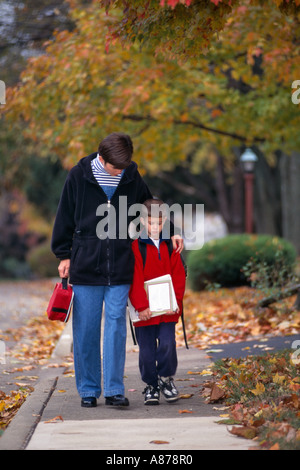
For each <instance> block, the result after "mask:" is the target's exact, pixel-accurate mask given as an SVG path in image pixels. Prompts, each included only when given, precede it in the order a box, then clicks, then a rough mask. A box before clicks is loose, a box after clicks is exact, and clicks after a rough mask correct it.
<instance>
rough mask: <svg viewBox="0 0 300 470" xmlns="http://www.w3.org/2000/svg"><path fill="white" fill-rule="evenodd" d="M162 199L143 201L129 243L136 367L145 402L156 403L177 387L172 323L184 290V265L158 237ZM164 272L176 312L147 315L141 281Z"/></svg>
mask: <svg viewBox="0 0 300 470" xmlns="http://www.w3.org/2000/svg"><path fill="white" fill-rule="evenodd" d="M162 205H163V202H162V201H161V200H158V199H148V200H147V201H145V202H144V208H145V212H144V213H143V214H142V216H141V223H142V225H143V226H144V230H143V231H142V233H141V234H140V238H139V239H137V240H135V241H134V242H133V244H132V249H133V253H134V257H135V267H134V276H133V282H132V285H131V288H130V292H129V298H130V301H131V303H132V305H133V306H134V308H135V309H136V310H137V311H138V312H139V319H140V321H138V322H136V323H135V327H136V328H135V332H136V338H137V342H138V344H139V368H140V373H141V377H142V380H143V382H145V383H146V385H147V386H146V388H145V390H144V392H143V393H144V394H145V401H144V402H145V405H158V404H159V397H160V391H161V392H162V394H163V395H164V397H165V399H166V400H167V401H168V402H174V401H176V400H178V391H177V389H176V387H175V385H174V380H173V376H174V375H175V373H176V369H177V352H176V340H175V326H176V323H177V322H178V319H179V317H180V315H181V313H182V300H183V295H184V291H185V269H184V265H183V263H182V260H181V257H180V254H179V253H176V252H175V251H174V250H173V251H172V253H171V256H170V252H169V247H168V244H169V243H170V240H169V239H163V238H162V229H163V226H164V223H165V221H166V216H165V214H164V213H162V211H161V210H160V211H159V212H160V213H159V214H158V210H157V206H158V207H159V208H161V209H163V207H162ZM140 244H145V245H146V247H145V250H146V257H145V260H144V259H143V257H142V253H141V250H140ZM165 274H170V275H171V278H172V282H173V286H174V291H175V296H176V300H177V304H178V309H177V311H176V312H174V311H169V312H167V313H166V314H163V315H159V316H155V317H151V311H150V309H149V301H148V298H147V294H146V291H145V289H144V282H145V281H148V280H150V279H154V278H156V277H159V276H163V275H165Z"/></svg>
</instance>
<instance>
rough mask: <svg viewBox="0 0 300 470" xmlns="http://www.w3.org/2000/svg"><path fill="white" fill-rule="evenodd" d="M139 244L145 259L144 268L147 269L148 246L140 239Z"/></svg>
mask: <svg viewBox="0 0 300 470" xmlns="http://www.w3.org/2000/svg"><path fill="white" fill-rule="evenodd" d="M138 244H139V250H140V253H141V255H142V259H143V266H144V267H145V263H146V256H147V245H146V243H142V242H141V239H140V238H138Z"/></svg>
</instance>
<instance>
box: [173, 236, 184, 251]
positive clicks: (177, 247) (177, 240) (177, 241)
mask: <svg viewBox="0 0 300 470" xmlns="http://www.w3.org/2000/svg"><path fill="white" fill-rule="evenodd" d="M171 240H172V243H173V250H174V251H176V253H181V252H182V250H183V248H184V244H183V238H182V237H181V236H180V235H173V237H171Z"/></svg>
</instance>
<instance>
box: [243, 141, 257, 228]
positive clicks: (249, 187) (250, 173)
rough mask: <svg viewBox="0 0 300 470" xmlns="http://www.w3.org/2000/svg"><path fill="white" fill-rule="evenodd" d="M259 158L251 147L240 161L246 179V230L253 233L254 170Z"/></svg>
mask: <svg viewBox="0 0 300 470" xmlns="http://www.w3.org/2000/svg"><path fill="white" fill-rule="evenodd" d="M257 160H258V158H257V156H256V155H255V153H254V152H253V150H251V149H250V148H247V149H246V150H245V152H244V153H243V154H242V155H241V158H240V161H241V163H242V166H243V171H244V181H245V231H246V233H253V185H254V170H255V164H256V162H257Z"/></svg>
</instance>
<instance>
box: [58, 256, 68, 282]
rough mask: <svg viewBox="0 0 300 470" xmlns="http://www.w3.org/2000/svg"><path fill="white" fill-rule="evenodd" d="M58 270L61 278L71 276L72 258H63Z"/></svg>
mask: <svg viewBox="0 0 300 470" xmlns="http://www.w3.org/2000/svg"><path fill="white" fill-rule="evenodd" d="M58 272H59V277H61V278H65V277H69V272H70V260H69V259H63V260H61V262H60V263H59V266H58Z"/></svg>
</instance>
